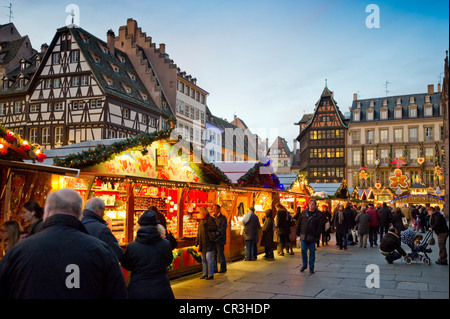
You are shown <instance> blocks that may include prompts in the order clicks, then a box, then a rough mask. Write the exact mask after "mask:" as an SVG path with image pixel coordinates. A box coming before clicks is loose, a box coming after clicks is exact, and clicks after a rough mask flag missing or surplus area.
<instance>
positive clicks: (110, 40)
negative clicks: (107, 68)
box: [106, 29, 116, 54]
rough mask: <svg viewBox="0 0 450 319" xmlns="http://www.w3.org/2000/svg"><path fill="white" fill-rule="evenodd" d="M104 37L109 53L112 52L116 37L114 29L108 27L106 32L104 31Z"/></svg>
mask: <svg viewBox="0 0 450 319" xmlns="http://www.w3.org/2000/svg"><path fill="white" fill-rule="evenodd" d="M106 38H107V45H108V50H109V53H110V54H114V39H115V38H116V35H115V34H114V31H113V30H111V29H109V30H108V32H107V33H106Z"/></svg>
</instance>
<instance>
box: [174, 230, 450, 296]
mask: <svg viewBox="0 0 450 319" xmlns="http://www.w3.org/2000/svg"><path fill="white" fill-rule="evenodd" d="M403 248H404V249H405V251H406V252H409V251H410V250H409V248H408V247H407V246H406V245H403ZM431 248H432V249H433V252H432V253H431V254H429V256H430V257H431V260H432V264H431V265H426V264H424V263H423V262H413V263H412V264H410V265H408V264H406V263H405V262H404V261H403V258H402V259H399V260H396V261H395V262H394V263H393V264H388V263H387V262H386V261H385V259H384V256H382V255H381V253H380V252H379V251H378V247H375V246H374V247H370V246H369V245H368V247H367V248H362V247H359V246H349V247H348V250H339V248H338V246H336V245H335V241H334V235H332V240H331V242H330V245H328V246H320V247H319V248H318V249H317V250H316V263H315V273H314V274H310V273H309V271H308V269H307V270H306V271H304V272H302V273H300V264H301V253H300V250H299V249H297V248H294V253H295V254H294V255H285V256H276V257H275V260H273V261H269V260H265V259H264V258H262V255H263V254H260V255H259V256H258V260H256V261H244V260H239V261H236V262H232V263H228V271H227V272H226V273H220V274H215V276H214V280H204V279H199V278H200V276H201V274H200V273H197V274H192V275H189V276H185V277H181V278H177V279H174V280H172V281H171V285H172V289H173V291H174V294H175V297H176V298H177V299H210V298H212V299H319V298H321V299H398V298H400V299H448V298H449V267H448V266H442V265H437V264H436V263H435V261H436V260H437V257H438V250H439V249H438V247H437V245H435V246H431ZM447 250H448V241H447ZM275 255H276V253H275ZM369 265H370V266H369ZM373 265H376V266H378V269H379V287H378V288H368V287H367V285H366V280H367V281H368V283H369V285H370V284H372V285H373V284H376V281H375V279H373V276H374V275H375V272H374V270H373V269H376V268H377V267H374V266H373ZM368 266H369V267H368ZM366 269H367V272H366ZM368 276H370V277H369V278H368Z"/></svg>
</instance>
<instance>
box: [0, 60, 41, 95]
mask: <svg viewBox="0 0 450 319" xmlns="http://www.w3.org/2000/svg"><path fill="white" fill-rule="evenodd" d="M36 59H42V53H35V54H33V56H31V57H30V58H28V59H23V60H25V68H24V69H22V67H21V65H20V64H19V66H17V67H16V68H15V69H13V70H11V71H10V72H8V73H7V74H5V79H9V80H10V81H12V84H11V85H10V87H9V88H8V89H4V88H0V96H1V95H9V94H15V93H26V92H27V91H28V88H29V86H30V84H31V79H32V78H33V76H34V74H35V73H36V70H37V66H36ZM20 78H23V79H24V80H25V84H24V85H23V86H22V87H20V86H19V79H20Z"/></svg>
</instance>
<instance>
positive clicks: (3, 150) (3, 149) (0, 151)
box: [0, 144, 8, 156]
mask: <svg viewBox="0 0 450 319" xmlns="http://www.w3.org/2000/svg"><path fill="white" fill-rule="evenodd" d="M6 153H8V149H7V148H6V147H4V146H3V144H0V155H2V156H5V155H6Z"/></svg>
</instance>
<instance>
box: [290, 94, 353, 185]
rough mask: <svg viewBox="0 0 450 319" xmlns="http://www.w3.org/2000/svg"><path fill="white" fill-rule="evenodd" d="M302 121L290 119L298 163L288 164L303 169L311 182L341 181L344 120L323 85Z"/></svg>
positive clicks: (343, 174)
mask: <svg viewBox="0 0 450 319" xmlns="http://www.w3.org/2000/svg"><path fill="white" fill-rule="evenodd" d="M303 118H306V119H307V120H306V121H299V122H298V123H294V124H295V125H299V127H300V131H299V135H298V136H297V141H299V142H300V146H299V156H294V157H293V159H294V160H296V161H298V163H292V166H295V167H298V168H299V171H304V172H307V176H308V179H309V181H310V182H312V183H327V182H334V183H336V182H338V183H339V182H342V180H343V179H344V178H345V176H346V173H345V169H346V164H345V163H346V158H345V156H346V155H345V154H346V152H345V147H346V136H347V128H348V120H347V119H346V118H345V117H344V116H343V114H342V113H341V111H340V110H339V108H338V106H337V103H336V101H335V100H334V98H333V92H331V91H330V90H329V89H328V87H327V86H325V88H324V90H323V92H322V95H321V96H320V99H319V101H318V102H317V103H316V107H315V110H314V113H313V114H312V115H308V116H306V117H305V116H304V117H303Z"/></svg>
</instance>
